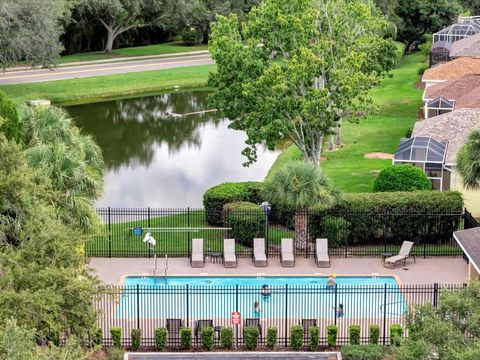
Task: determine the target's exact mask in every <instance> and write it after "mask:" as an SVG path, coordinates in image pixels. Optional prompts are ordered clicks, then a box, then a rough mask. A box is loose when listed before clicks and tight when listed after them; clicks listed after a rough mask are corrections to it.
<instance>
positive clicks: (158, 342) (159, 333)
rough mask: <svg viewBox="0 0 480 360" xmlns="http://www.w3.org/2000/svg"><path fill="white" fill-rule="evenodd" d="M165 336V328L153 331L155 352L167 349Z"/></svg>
mask: <svg viewBox="0 0 480 360" xmlns="http://www.w3.org/2000/svg"><path fill="white" fill-rule="evenodd" d="M167 334H168V332H167V328H164V327H161V328H157V329H155V348H156V349H157V350H163V349H165V348H166V347H167V337H168V336H167Z"/></svg>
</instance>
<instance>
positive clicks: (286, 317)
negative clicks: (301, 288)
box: [285, 284, 288, 347]
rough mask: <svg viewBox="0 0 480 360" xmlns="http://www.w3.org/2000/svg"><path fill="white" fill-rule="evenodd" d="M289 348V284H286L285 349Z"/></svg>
mask: <svg viewBox="0 0 480 360" xmlns="http://www.w3.org/2000/svg"><path fill="white" fill-rule="evenodd" d="M287 346H288V284H285V347H287Z"/></svg>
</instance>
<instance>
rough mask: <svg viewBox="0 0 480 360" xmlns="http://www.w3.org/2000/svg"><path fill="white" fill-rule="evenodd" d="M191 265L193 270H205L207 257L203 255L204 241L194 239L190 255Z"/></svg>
mask: <svg viewBox="0 0 480 360" xmlns="http://www.w3.org/2000/svg"><path fill="white" fill-rule="evenodd" d="M190 264H191V265H192V267H193V268H203V266H204V265H205V255H204V254H203V239H192V253H191V254H190Z"/></svg>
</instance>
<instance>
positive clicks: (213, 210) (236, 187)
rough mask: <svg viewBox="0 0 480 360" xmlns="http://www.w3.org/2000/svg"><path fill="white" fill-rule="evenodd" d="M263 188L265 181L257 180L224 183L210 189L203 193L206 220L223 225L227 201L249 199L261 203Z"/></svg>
mask: <svg viewBox="0 0 480 360" xmlns="http://www.w3.org/2000/svg"><path fill="white" fill-rule="evenodd" d="M262 189H263V183H261V182H255V181H249V182H229V183H223V184H220V185H217V186H214V187H212V188H210V189H208V190H207V191H206V192H205V194H203V207H204V208H205V212H206V214H205V219H206V221H207V222H208V223H209V224H210V225H222V211H223V205H225V204H227V203H231V202H235V201H248V202H252V203H255V204H260V203H261V198H260V192H261V191H262Z"/></svg>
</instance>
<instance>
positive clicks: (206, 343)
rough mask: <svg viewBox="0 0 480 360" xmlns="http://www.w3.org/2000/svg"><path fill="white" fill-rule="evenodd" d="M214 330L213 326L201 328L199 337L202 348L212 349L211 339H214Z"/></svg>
mask: <svg viewBox="0 0 480 360" xmlns="http://www.w3.org/2000/svg"><path fill="white" fill-rule="evenodd" d="M214 335H215V333H214V331H213V327H211V326H209V327H205V328H202V330H201V331H200V338H201V339H202V348H204V349H206V350H212V349H213V341H214Z"/></svg>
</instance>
